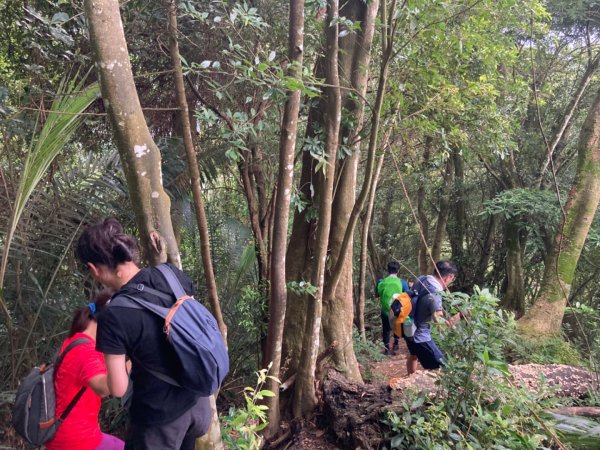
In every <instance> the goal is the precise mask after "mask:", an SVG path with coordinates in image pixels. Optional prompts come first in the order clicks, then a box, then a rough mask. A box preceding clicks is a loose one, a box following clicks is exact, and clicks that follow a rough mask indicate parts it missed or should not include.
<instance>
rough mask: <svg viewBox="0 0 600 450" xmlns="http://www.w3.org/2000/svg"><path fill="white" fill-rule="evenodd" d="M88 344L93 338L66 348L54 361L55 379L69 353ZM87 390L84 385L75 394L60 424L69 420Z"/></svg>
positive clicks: (80, 340)
mask: <svg viewBox="0 0 600 450" xmlns="http://www.w3.org/2000/svg"><path fill="white" fill-rule="evenodd" d="M86 342H91V338H90V339H88V338H77V339H75V340H74V341H73V342H71V343H70V344H69V345H67V346H66V347H65V349H64V350H63V351H62V352H61V353H60V354H59V355H58V356H57V358H56V360H55V361H54V377H56V374H57V372H58V367H59V366H60V363H61V362H62V361H63V359H64V358H65V356H66V355H67V353H69V352H70V351H71V350H72V349H73V348H75V347H77V346H78V345H81V344H85V343H86ZM87 388H88V387H87V386H86V385H84V386H82V387H81V389H79V391H77V394H75V396H74V397H73V398H72V399H71V401H70V402H69V404H68V405H67V407H66V408H65V410H64V411H63V413H62V414H61V415H60V418H59V419H58V423H59V424H60V423H62V422H63V421H64V420H65V419H66V418H67V416H68V415H69V413H70V412H71V411H72V410H73V408H74V407H75V405H76V404H77V402H78V401H79V399H80V398H81V397H82V395H83V394H84V392H85V391H86V390H87Z"/></svg>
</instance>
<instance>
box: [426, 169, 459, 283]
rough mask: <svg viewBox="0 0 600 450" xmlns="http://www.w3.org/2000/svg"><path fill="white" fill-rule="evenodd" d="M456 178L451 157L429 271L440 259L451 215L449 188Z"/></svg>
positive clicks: (446, 173) (432, 245)
mask: <svg viewBox="0 0 600 450" xmlns="http://www.w3.org/2000/svg"><path fill="white" fill-rule="evenodd" d="M453 180H454V164H453V161H452V159H451V158H448V161H446V170H445V172H444V186H443V187H442V190H443V192H442V193H441V194H440V197H439V199H440V202H439V211H438V217H437V222H436V224H435V232H434V234H433V241H432V243H431V258H429V263H428V272H427V273H432V272H433V264H434V262H435V261H439V259H440V255H441V253H442V244H443V243H444V236H445V235H446V225H447V224H448V216H449V215H450V199H449V195H450V193H449V192H448V190H447V187H448V186H452V184H453V183H452V182H453Z"/></svg>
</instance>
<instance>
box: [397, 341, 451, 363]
mask: <svg viewBox="0 0 600 450" xmlns="http://www.w3.org/2000/svg"><path fill="white" fill-rule="evenodd" d="M405 341H406V346H407V347H408V351H409V352H410V354H411V355H413V356H416V357H417V359H418V360H419V362H420V363H421V365H422V366H423V368H424V369H428V370H432V369H439V368H440V367H443V366H444V354H443V353H442V351H441V350H440V349H439V348H438V346H437V345H436V344H435V342H433V341H427V342H415V341H414V340H413V339H410V338H409V339H406V338H405Z"/></svg>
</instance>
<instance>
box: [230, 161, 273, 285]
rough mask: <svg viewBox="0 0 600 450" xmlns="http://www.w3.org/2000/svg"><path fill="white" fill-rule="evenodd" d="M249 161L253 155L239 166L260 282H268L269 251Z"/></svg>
mask: <svg viewBox="0 0 600 450" xmlns="http://www.w3.org/2000/svg"><path fill="white" fill-rule="evenodd" d="M249 160H252V156H251V155H247V158H246V160H244V161H241V162H240V163H239V164H238V167H239V170H240V176H241V179H242V188H243V190H244V195H245V196H246V202H247V203H248V214H249V217H250V228H251V229H252V234H253V235H254V240H255V243H254V245H255V248H256V256H257V260H258V274H259V281H262V282H264V281H266V280H267V278H268V276H269V270H268V269H269V262H268V260H269V255H268V250H267V244H266V242H265V238H264V233H263V227H262V226H261V218H260V211H259V203H258V201H257V198H256V195H255V194H254V186H253V184H254V183H253V182H252V178H251V175H250V170H249V166H250V164H252V162H250V161H249Z"/></svg>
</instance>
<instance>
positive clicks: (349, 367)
mask: <svg viewBox="0 0 600 450" xmlns="http://www.w3.org/2000/svg"><path fill="white" fill-rule="evenodd" d="M373 7H374V6H373V5H371V3H369V5H367V4H365V2H363V1H361V0H352V1H351V2H346V3H345V4H344V13H343V14H344V16H345V17H348V18H350V19H351V20H355V21H359V22H361V25H362V27H361V28H362V29H361V31H359V32H356V33H353V34H352V35H349V36H346V37H344V38H343V40H342V42H343V47H344V51H340V52H339V54H340V55H339V57H340V63H339V67H340V71H341V73H343V74H344V75H345V77H344V78H343V80H342V81H341V82H342V84H343V85H351V86H352V88H353V89H356V90H357V91H358V92H359V93H362V95H363V96H364V86H365V85H366V77H367V73H366V72H365V67H366V66H368V64H364V63H361V61H362V62H364V61H366V60H365V57H366V56H368V50H369V49H370V43H369V36H368V35H369V33H368V28H370V27H371V26H372V25H370V23H371V22H372V21H373V19H370V20H369V19H368V18H369V17H372V16H371V15H368V14H367V13H366V11H367V10H369V11H371V9H370V8H373ZM375 11H376V7H375ZM371 14H374V13H373V12H372V13H371ZM363 30H364V31H363ZM371 33H372V31H371ZM327 62H328V61H327V59H326V58H319V59H318V60H317V63H316V67H315V73H316V77H317V78H324V77H325V73H324V72H325V69H324V66H325V64H326V63H327ZM363 77H364V82H363V81H362V80H363ZM344 83H345V84H344ZM344 92H345V93H347V92H349V90H344ZM325 104H326V102H324V101H323V100H321V99H319V101H318V102H317V101H313V102H312V104H311V108H310V110H309V117H308V124H307V131H306V134H307V135H308V136H314V135H315V129H326V127H327V126H326V125H323V124H326V119H325V111H324V109H325ZM345 107H346V108H348V109H349V110H350V109H351V110H353V111H355V112H354V114H353V117H356V118H357V119H356V124H357V125H356V128H360V126H359V125H358V124H359V123H361V119H360V117H361V116H362V112H361V111H362V109H363V107H364V105H363V104H362V103H360V102H356V101H355V102H352V101H347V102H346V103H345ZM344 131H345V132H349V131H350V130H344ZM346 136H348V145H352V146H353V147H354V146H355V145H357V144H356V143H355V142H354V140H356V138H355V135H353V134H346ZM334 152H335V153H337V148H336V149H335V151H334ZM357 158H358V155H357V154H356V152H355V153H354V154H353V155H352V156H350V157H347V158H345V159H344V160H342V161H341V164H340V165H339V168H340V170H339V172H338V173H339V176H338V179H337V180H336V183H337V184H336V186H337V188H336V198H335V205H334V210H333V213H332V214H333V217H334V218H335V219H332V223H331V233H330V238H331V244H330V245H331V249H330V255H331V257H332V259H333V262H335V255H337V254H340V251H339V248H340V247H339V246H340V243H341V242H342V240H343V236H344V233H345V232H346V227H347V224H348V217H349V214H350V211H351V210H352V207H353V206H354V190H355V183H356V171H357V162H358V159H357ZM316 164H317V162H316V160H315V159H313V158H312V156H311V155H310V153H309V152H308V151H304V152H302V173H301V177H300V182H299V183H298V186H299V190H300V191H301V192H302V194H303V195H304V197H305V198H306V199H307V200H309V201H310V202H311V209H313V208H315V207H316V205H317V204H318V203H317V201H316V199H320V198H321V194H322V192H323V189H324V186H325V184H326V183H325V181H324V180H323V176H322V174H321V173H320V172H317V173H315V166H316ZM307 211H308V210H304V211H302V212H296V213H295V215H294V221H293V226H292V233H291V237H290V242H293V243H294V245H291V246H290V247H289V248H288V254H287V259H286V262H287V263H286V271H287V279H288V281H302V280H305V281H310V280H311V277H312V273H313V269H314V266H315V262H316V261H317V260H316V259H315V257H314V255H315V252H316V251H317V246H316V239H315V236H316V234H317V232H318V230H319V227H320V221H321V218H320V217H319V220H318V221H315V220H307V216H306V213H307ZM345 260H346V262H347V264H345V265H344V266H343V269H342V275H343V278H344V280H345V282H344V283H342V286H343V288H340V290H339V291H338V292H336V293H335V296H331V297H325V298H324V302H325V303H324V305H323V308H324V310H323V317H322V324H323V326H322V330H323V340H322V342H321V344H322V347H323V346H329V345H331V344H332V343H333V341H335V340H339V341H340V342H348V340H349V338H350V336H351V327H352V320H353V317H352V316H353V314H352V310H353V301H352V298H353V293H352V281H351V280H352V266H351V261H352V253H351V249H348V251H347V252H346V253H345ZM346 280H348V281H346ZM326 282H327V281H326ZM288 298H289V301H288V305H287V311H286V319H285V335H284V342H283V353H284V355H285V357H286V359H287V360H288V361H289V363H288V364H287V365H286V374H289V375H291V374H294V373H296V372H297V369H298V366H299V361H300V351H301V343H302V339H303V333H304V330H305V320H306V316H307V313H306V311H307V310H308V303H309V302H312V299H311V298H310V297H309V296H307V295H296V294H294V293H288ZM333 359H334V361H335V363H336V364H337V365H338V366H337V367H338V368H339V369H340V370H343V371H346V372H348V373H353V374H354V375H355V376H360V375H359V372H358V364H357V362H356V358H355V356H354V350H353V346H352V344H351V341H350V343H349V344H348V345H340V346H337V347H336V350H335V352H334V355H333Z"/></svg>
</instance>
